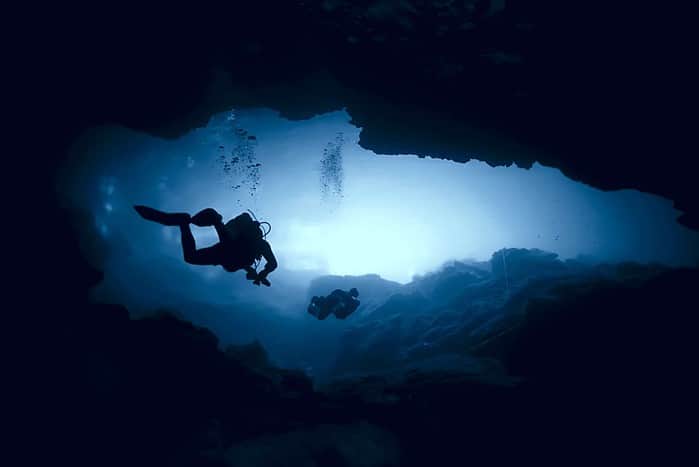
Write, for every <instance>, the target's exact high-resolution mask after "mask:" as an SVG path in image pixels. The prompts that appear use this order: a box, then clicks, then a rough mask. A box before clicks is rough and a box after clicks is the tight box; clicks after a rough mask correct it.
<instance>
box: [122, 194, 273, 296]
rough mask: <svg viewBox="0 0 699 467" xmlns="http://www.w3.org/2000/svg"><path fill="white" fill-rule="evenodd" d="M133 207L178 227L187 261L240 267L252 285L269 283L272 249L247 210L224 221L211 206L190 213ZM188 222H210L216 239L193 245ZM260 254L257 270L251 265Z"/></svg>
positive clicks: (205, 224)
mask: <svg viewBox="0 0 699 467" xmlns="http://www.w3.org/2000/svg"><path fill="white" fill-rule="evenodd" d="M134 209H135V210H136V212H138V213H139V214H140V215H141V217H143V218H144V219H146V220H149V221H153V222H157V223H159V224H162V225H171V226H177V227H179V228H180V232H181V234H182V252H183V254H184V260H185V261H186V262H187V263H189V264H198V265H212V266H218V265H220V266H222V267H223V269H225V270H226V271H228V272H234V271H238V270H240V269H244V270H245V271H246V272H247V274H246V276H245V277H246V278H247V279H248V280H251V281H253V283H254V284H255V285H260V284H264V285H266V286H267V287H269V286H270V285H271V284H270V282H269V280H268V279H267V276H268V275H269V273H271V272H272V271H274V270H275V269H276V268H277V260H276V258H275V257H274V253H272V247H271V246H270V245H269V243H268V242H267V241H266V240H265V238H264V237H265V235H266V234H265V233H263V232H262V228H261V227H260V225H261V224H262V223H260V222H258V221H257V220H253V219H252V217H250V214H248V213H242V214H240V215H239V216H237V217H235V218H233V219H231V220H229V221H228V222H226V223H225V224H224V223H223V216H221V214H219V213H218V212H216V210H215V209H212V208H206V209H204V210H203V211H199V212H198V213H197V214H195V215H194V216H190V215H189V214H187V213H167V212H163V211H158V210H157V209H153V208H150V207H148V206H134ZM190 224H194V225H196V226H199V227H208V226H213V227H214V228H215V229H216V233H218V239H219V242H218V243H217V244H215V245H213V246H210V247H206V248H199V249H197V247H196V244H195V241H194V235H192V230H191V229H190V227H189V226H190ZM268 225H269V224H268ZM262 258H264V259H265V261H266V264H265V267H264V269H263V270H262V271H260V272H259V273H258V272H257V270H256V269H255V267H253V265H254V264H255V263H256V262H257V261H259V260H260V259H262Z"/></svg>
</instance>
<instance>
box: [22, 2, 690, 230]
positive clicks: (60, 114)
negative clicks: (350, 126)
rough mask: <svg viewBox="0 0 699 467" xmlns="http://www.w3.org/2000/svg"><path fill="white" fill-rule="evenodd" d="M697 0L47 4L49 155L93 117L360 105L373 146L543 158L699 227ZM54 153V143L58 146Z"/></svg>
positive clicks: (136, 121) (145, 122)
mask: <svg viewBox="0 0 699 467" xmlns="http://www.w3.org/2000/svg"><path fill="white" fill-rule="evenodd" d="M687 8H690V7H689V6H682V5H672V4H670V3H665V4H663V5H662V6H657V5H650V4H649V5H647V6H646V5H639V4H632V5H631V4H627V2H615V3H614V5H610V4H608V2H601V1H571V2H565V3H561V2H555V1H538V2H534V1H523V0H509V1H507V2H499V1H490V0H471V1H468V0H467V1H463V2H456V1H441V2H428V1H419V0H413V1H400V2H397V1H389V0H379V1H362V2H350V1H342V0H334V1H305V2H271V1H261V2H245V3H243V2H227V3H225V4H219V3H209V2H199V3H198V4H197V6H196V7H191V6H190V7H187V8H184V7H178V6H174V5H171V4H170V5H167V6H161V5H157V4H153V5H148V6H145V5H141V6H139V7H138V8H130V7H129V6H127V4H124V3H114V4H104V5H100V6H92V7H86V6H82V5H81V6H79V7H78V6H74V7H73V6H66V5H55V6H47V7H44V10H42V12H41V13H42V14H41V15H40V16H39V17H36V18H34V20H33V29H34V28H35V30H36V34H35V35H34V36H33V37H32V38H31V39H28V42H29V44H30V45H31V46H32V48H30V49H28V50H31V52H28V53H27V54H26V55H27V58H28V59H27V60H25V62H26V63H24V64H23V67H22V68H21V70H22V71H23V75H24V79H25V81H27V82H28V84H30V85H31V87H32V92H31V93H28V94H29V97H30V98H31V99H32V100H33V99H36V105H37V106H40V107H39V108H37V109H35V110H37V111H39V110H41V109H43V110H47V109H48V112H49V113H50V117H53V118H47V119H46V120H45V121H46V122H48V124H47V125H45V126H46V127H48V128H45V129H44V130H45V132H46V136H47V138H46V142H47V143H48V145H49V147H50V150H45V151H42V153H41V157H42V158H43V159H47V160H48V162H49V166H50V165H52V164H55V163H57V162H58V160H60V159H61V158H62V155H63V153H64V152H65V149H66V148H67V147H68V146H69V145H70V142H71V141H72V140H73V138H74V137H75V136H76V135H78V134H80V132H81V131H83V130H84V129H85V128H87V127H89V126H90V125H94V124H100V123H106V122H109V123H116V124H122V125H125V126H127V127H131V128H135V129H138V130H143V131H146V132H149V133H151V134H154V135H157V136H161V137H166V138H173V137H176V136H178V135H181V134H182V133H183V132H186V131H188V130H190V129H192V128H195V127H198V126H201V125H204V124H205V123H206V121H207V119H208V117H209V116H210V115H212V114H213V113H215V112H218V111H221V110H225V109H227V108H230V107H234V106H235V107H252V106H256V107H257V106H265V107H271V108H273V109H277V110H279V111H280V112H281V113H282V115H284V116H286V117H288V118H306V117H309V116H311V115H314V114H318V113H322V112H327V111H330V110H335V109H339V108H346V109H347V111H348V112H349V114H350V115H351V116H352V119H353V123H354V124H356V125H358V126H360V127H361V128H362V134H361V140H360V144H362V146H364V147H365V148H368V149H371V150H373V151H375V152H377V153H383V154H398V153H407V154H417V155H421V156H433V157H442V158H448V159H453V160H457V161H466V160H468V159H469V158H476V159H479V160H483V161H486V162H488V163H490V164H492V165H502V164H510V163H513V162H514V163H516V164H518V165H519V166H522V167H529V166H531V164H532V163H533V162H535V161H539V162H540V163H542V164H544V165H548V166H554V167H558V168H560V169H561V170H562V171H563V172H564V173H565V174H566V175H567V176H569V177H571V178H573V179H575V180H579V181H582V182H585V183H588V184H590V185H593V186H595V187H598V188H603V189H620V188H636V189H639V190H643V191H648V192H652V193H655V194H659V195H662V196H665V197H668V198H670V199H672V200H674V201H675V203H676V205H677V207H678V208H679V209H680V210H682V211H684V215H683V216H682V217H681V219H680V221H681V222H682V223H684V224H685V225H688V226H691V227H693V228H697V227H699V206H698V205H697V202H696V201H695V200H696V199H699V196H697V194H698V193H697V188H696V184H695V183H694V178H695V176H694V173H693V171H692V170H688V169H690V168H691V163H692V160H693V159H694V158H695V157H694V154H693V152H694V151H693V149H692V145H691V136H692V131H691V130H692V119H691V118H688V115H691V110H692V109H693V108H694V105H695V103H696V90H695V88H696V86H695V85H694V83H695V82H696V72H695V71H694V69H693V67H692V63H691V60H689V57H691V56H692V53H693V51H692V44H693V43H694V42H695V40H694V39H696V37H695V36H696V28H693V27H692V24H691V22H690V18H691V15H690V14H689V13H690V12H689V11H687ZM47 149H48V148H47Z"/></svg>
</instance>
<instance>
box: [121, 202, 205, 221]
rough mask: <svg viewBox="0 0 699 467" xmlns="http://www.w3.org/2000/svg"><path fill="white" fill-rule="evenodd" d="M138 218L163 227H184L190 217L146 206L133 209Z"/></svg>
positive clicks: (184, 213) (185, 214)
mask: <svg viewBox="0 0 699 467" xmlns="http://www.w3.org/2000/svg"><path fill="white" fill-rule="evenodd" d="M133 208H134V209H135V210H136V212H137V213H138V214H140V216H141V217H142V218H144V219H146V220H148V221H152V222H157V223H158V224H163V225H186V224H189V222H190V221H191V220H192V217H191V216H190V215H189V214H187V213H186V212H176V213H168V212H163V211H158V210H157V209H153V208H149V207H148V206H140V205H136V206H134V207H133Z"/></svg>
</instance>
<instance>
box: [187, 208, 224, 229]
mask: <svg viewBox="0 0 699 467" xmlns="http://www.w3.org/2000/svg"><path fill="white" fill-rule="evenodd" d="M222 220H223V216H221V214H219V213H218V212H216V210H215V209H213V208H206V209H203V210H201V211H199V212H198V213H196V214H195V215H193V216H192V224H194V225H197V226H199V227H209V226H212V225H213V226H215V225H217V224H221V225H223V224H222V223H221V221H222Z"/></svg>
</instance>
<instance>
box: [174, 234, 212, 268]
mask: <svg viewBox="0 0 699 467" xmlns="http://www.w3.org/2000/svg"><path fill="white" fill-rule="evenodd" d="M180 231H181V232H182V253H183V255H184V260H185V261H186V262H187V263H189V264H197V265H215V264H219V256H220V255H219V251H218V250H219V249H218V248H217V245H214V246H210V247H208V248H200V249H198V250H197V247H196V243H195V241H194V235H193V234H192V229H190V228H189V224H184V225H181V226H180Z"/></svg>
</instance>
